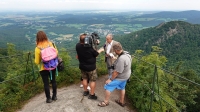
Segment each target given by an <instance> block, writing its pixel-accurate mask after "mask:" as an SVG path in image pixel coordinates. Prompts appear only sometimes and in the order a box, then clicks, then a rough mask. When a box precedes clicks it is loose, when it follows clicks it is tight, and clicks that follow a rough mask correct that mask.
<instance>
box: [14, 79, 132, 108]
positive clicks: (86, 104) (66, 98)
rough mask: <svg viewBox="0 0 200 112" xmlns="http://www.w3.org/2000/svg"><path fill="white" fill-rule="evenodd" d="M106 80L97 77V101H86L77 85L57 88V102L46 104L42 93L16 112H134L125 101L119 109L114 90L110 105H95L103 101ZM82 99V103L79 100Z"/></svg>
mask: <svg viewBox="0 0 200 112" xmlns="http://www.w3.org/2000/svg"><path fill="white" fill-rule="evenodd" d="M106 79H107V75H105V76H102V77H99V78H98V80H97V84H96V92H95V94H96V95H97V96H98V99H97V100H91V99H88V97H87V96H84V98H83V96H82V93H83V88H80V87H79V85H80V83H79V84H74V85H71V86H68V87H63V88H59V89H58V91H57V98H58V100H57V101H53V102H52V103H46V98H45V94H44V92H43V93H41V94H38V95H36V96H35V97H33V98H32V99H30V100H29V101H28V103H27V104H26V105H24V107H23V108H22V109H21V110H18V111H17V112H135V111H134V110H133V109H131V108H129V105H130V104H129V103H128V101H127V99H126V103H127V106H125V107H121V106H119V105H118V104H117V103H115V99H118V98H119V91H118V90H115V91H114V92H112V93H111V98H110V104H109V105H108V106H106V107H99V106H97V104H98V103H99V102H100V101H103V99H104V96H105V90H104V88H103V86H104V83H105V81H106ZM82 98H83V100H82V102H81V99H82Z"/></svg>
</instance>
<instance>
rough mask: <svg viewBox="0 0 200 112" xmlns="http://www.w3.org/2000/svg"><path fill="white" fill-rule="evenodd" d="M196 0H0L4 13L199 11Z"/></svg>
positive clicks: (198, 2)
mask: <svg viewBox="0 0 200 112" xmlns="http://www.w3.org/2000/svg"><path fill="white" fill-rule="evenodd" d="M199 4H200V1H196V0H140V1H139V0H109V1H108V0H42V1H41V0H17V1H16V0H1V1H0V12H4V11H87V10H103V11H185V10H200V7H199Z"/></svg>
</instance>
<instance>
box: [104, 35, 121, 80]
mask: <svg viewBox="0 0 200 112" xmlns="http://www.w3.org/2000/svg"><path fill="white" fill-rule="evenodd" d="M117 44H118V45H121V44H120V43H119V42H117V41H115V40H113V35H112V34H108V35H107V36H106V43H105V45H104V50H105V62H106V64H107V69H108V77H109V78H111V77H112V72H113V63H114V62H115V60H116V59H117V54H116V53H115V52H114V50H113V46H114V45H117Z"/></svg>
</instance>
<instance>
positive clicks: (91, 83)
mask: <svg viewBox="0 0 200 112" xmlns="http://www.w3.org/2000/svg"><path fill="white" fill-rule="evenodd" d="M90 88H91V90H90V94H91V95H94V91H95V88H96V82H94V81H91V82H90ZM86 89H87V87H86Z"/></svg>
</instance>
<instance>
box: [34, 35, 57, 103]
mask: <svg viewBox="0 0 200 112" xmlns="http://www.w3.org/2000/svg"><path fill="white" fill-rule="evenodd" d="M47 47H53V48H55V50H56V52H57V54H58V50H57V49H56V47H55V46H54V45H53V43H52V42H50V41H49V40H48V38H47V36H46V34H45V32H43V31H38V33H37V35H36V47H35V63H36V64H37V65H38V67H39V71H40V75H41V76H42V81H43V84H44V91H45V95H46V103H51V102H52V101H53V100H54V101H56V100H57V96H56V95H57V84H56V77H55V74H56V69H53V70H51V71H49V70H45V67H44V63H43V62H42V58H41V50H42V49H45V48H47ZM50 72H51V73H50ZM50 76H51V78H52V79H51V78H49V77H50ZM49 79H51V83H52V88H53V95H52V97H51V95H50V89H49Z"/></svg>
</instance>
